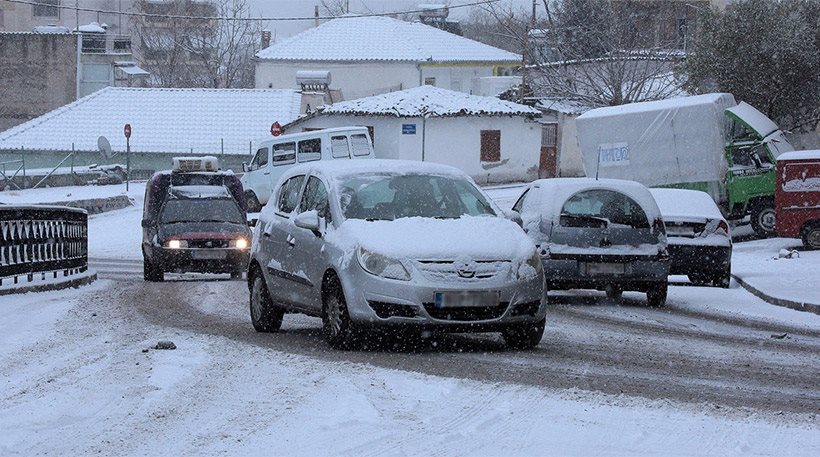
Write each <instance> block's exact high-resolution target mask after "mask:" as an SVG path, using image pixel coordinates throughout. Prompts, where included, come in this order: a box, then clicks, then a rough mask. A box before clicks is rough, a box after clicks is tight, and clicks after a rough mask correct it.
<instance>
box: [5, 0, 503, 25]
mask: <svg viewBox="0 0 820 457" xmlns="http://www.w3.org/2000/svg"><path fill="white" fill-rule="evenodd" d="M4 1H6V2H9V3H20V4H23V5H32V6H47V7H51V8H59V9H65V10H71V11H82V12H90V13H102V14H120V15H123V16H134V17H147V18H154V19H182V20H196V21H315V20H317V19H318V20H330V19H340V18H355V17H374V16H395V15H399V14H412V13H423V12H425V11H429V9H415V10H404V11H391V12H385V13H362V14H345V15H344V16H296V17H264V16H260V17H228V16H186V15H173V14H156V13H142V12H136V11H112V10H102V9H96V8H88V7H79V6H70V5H62V4H57V5H55V4H53V3H43V2H37V1H33V0H4ZM499 1H501V0H481V1H475V2H471V3H462V4H458V5H452V6H447V8H449V9H456V8H466V7H469V6H478V5H489V4H492V3H496V2H499Z"/></svg>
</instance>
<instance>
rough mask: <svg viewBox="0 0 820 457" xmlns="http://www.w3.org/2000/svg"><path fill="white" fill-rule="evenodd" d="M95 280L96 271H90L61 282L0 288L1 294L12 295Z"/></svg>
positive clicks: (54, 288)
mask: <svg viewBox="0 0 820 457" xmlns="http://www.w3.org/2000/svg"><path fill="white" fill-rule="evenodd" d="M96 280H97V272H96V271H92V272H90V273H88V274H83V275H82V276H80V277H78V278H72V279H69V280H67V281H63V282H56V283H48V284H35V285H30V286H21V287H14V288H9V289H2V290H0V296H1V295H12V294H25V293H29V292H47V291H49V290H61V289H69V288H71V289H76V288H78V287H80V286H84V285H86V284H91V283H92V282H94V281H96Z"/></svg>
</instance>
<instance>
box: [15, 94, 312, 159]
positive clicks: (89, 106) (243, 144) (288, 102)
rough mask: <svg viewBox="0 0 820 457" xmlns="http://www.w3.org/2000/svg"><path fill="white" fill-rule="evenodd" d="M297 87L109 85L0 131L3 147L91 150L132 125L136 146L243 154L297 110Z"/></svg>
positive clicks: (115, 145) (119, 142)
mask: <svg viewBox="0 0 820 457" xmlns="http://www.w3.org/2000/svg"><path fill="white" fill-rule="evenodd" d="M300 107H301V94H300V93H299V92H297V91H294V90H280V89H159V88H151V89H141V88H128V87H107V88H105V89H102V90H100V91H97V92H95V93H93V94H91V95H88V96H86V97H83V98H81V99H79V100H77V101H75V102H73V103H70V104H68V105H65V106H63V107H60V108H57V109H56V110H54V111H51V112H49V113H46V114H44V115H42V116H40V117H38V118H35V119H32V120H30V121H28V122H26V123H24V124H21V125H18V126H16V127H12V128H11V129H9V130H6V131H4V132H0V150H2V149H19V148H20V147H21V146H22V147H23V148H25V149H31V150H59V151H67V150H71V144H72V143H74V147H75V149H76V150H79V151H96V150H97V138H99V137H100V136H105V137H106V138H108V140H109V141H110V143H111V146H112V149H113V150H114V151H125V137H124V136H123V126H124V125H125V124H126V123H128V124H131V128H132V135H131V150H132V151H135V152H172V153H187V152H190V151H191V148H193V152H194V153H216V154H218V153H220V151H221V140H224V142H225V154H248V144H249V141H250V140H255V139H258V138H260V137H264V136H265V135H270V133H268V132H270V126H271V124H272V123H273V122H275V121H279V123H281V124H285V123H287V122H291V121H293V120H294V119H296V118H297V117H298V116H299V111H300Z"/></svg>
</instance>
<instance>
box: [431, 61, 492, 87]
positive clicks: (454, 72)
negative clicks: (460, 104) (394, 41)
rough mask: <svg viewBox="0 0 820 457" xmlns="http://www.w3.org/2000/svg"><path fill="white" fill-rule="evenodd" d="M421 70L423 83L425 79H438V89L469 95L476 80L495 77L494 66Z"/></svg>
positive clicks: (446, 67) (439, 66)
mask: <svg viewBox="0 0 820 457" xmlns="http://www.w3.org/2000/svg"><path fill="white" fill-rule="evenodd" d="M420 68H421V81H422V83H423V82H424V80H425V78H436V83H435V86H436V87H441V88H442V89H449V90H455V91H458V92H465V93H468V94H469V93H472V90H473V84H474V82H473V80H474V79H476V78H483V77H487V76H493V68H494V65H492V64H488V65H471V66H461V65H453V66H442V65H421V67H420Z"/></svg>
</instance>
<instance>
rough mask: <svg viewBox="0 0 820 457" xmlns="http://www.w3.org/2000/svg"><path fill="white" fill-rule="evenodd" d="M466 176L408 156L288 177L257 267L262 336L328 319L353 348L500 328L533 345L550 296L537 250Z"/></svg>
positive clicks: (303, 169)
mask: <svg viewBox="0 0 820 457" xmlns="http://www.w3.org/2000/svg"><path fill="white" fill-rule="evenodd" d="M500 214H501V210H500V209H499V208H498V207H497V206H496V205H495V204H494V203H493V202H492V201H491V200H490V199H489V198H487V196H486V195H485V194H484V193H483V192H482V191H481V190H480V189H479V188H478V187H477V186H476V185H475V184H474V183H473V182H472V180H471V179H470V178H469V177H468V176H466V175H465V174H464V173H463V172H461V171H460V170H457V169H455V168H452V167H447V166H443V165H434V164H430V163H420V162H407V161H399V160H367V161H334V162H314V163H309V164H305V165H301V166H298V167H295V168H293V169H292V170H290V171H288V172H287V174H285V175H283V176H282V178H280V181H279V184H278V185H277V187H276V188H275V190H274V195H273V197H272V198H271V200H270V201H269V202H268V204H267V205H266V206H265V208H264V209H263V211H262V213H261V214H260V217H259V221H258V223H257V224H256V227H255V236H254V237H253V244H252V246H251V260H250V267H249V271H248V287H249V289H250V312H251V320H252V322H253V326H254V328H255V329H256V330H257V331H260V332H275V331H278V330H279V328H280V326H281V324H282V318H283V315H284V314H285V313H287V312H301V313H304V314H308V315H311V316H316V317H321V318H322V322H323V330H324V334H325V337H326V340H327V342H328V343H329V344H330V346H332V347H334V348H346V347H350V345H351V343H353V342H355V340H356V339H357V338H360V337H366V331H367V330H368V329H373V328H374V327H381V328H382V329H388V330H389V329H396V328H402V327H410V328H414V329H428V330H433V331H445V332H501V333H502V335H503V337H504V339H505V341H506V342H507V344H508V345H510V346H512V347H515V348H530V347H533V346H535V345H536V344H538V342H539V341H540V340H541V337H542V335H543V332H544V324H545V314H546V300H545V296H544V275H543V271H542V266H541V259H540V257H539V256H538V253H537V252H536V248H535V245H534V244H533V242H532V241H531V240H530V239H529V238H528V237H527V236H526V234H525V233H524V232H523V230H521V228H520V227H519V226H518V225H516V224H515V223H514V222H512V221H510V220H508V219H506V218H504V217H501V216H500Z"/></svg>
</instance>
